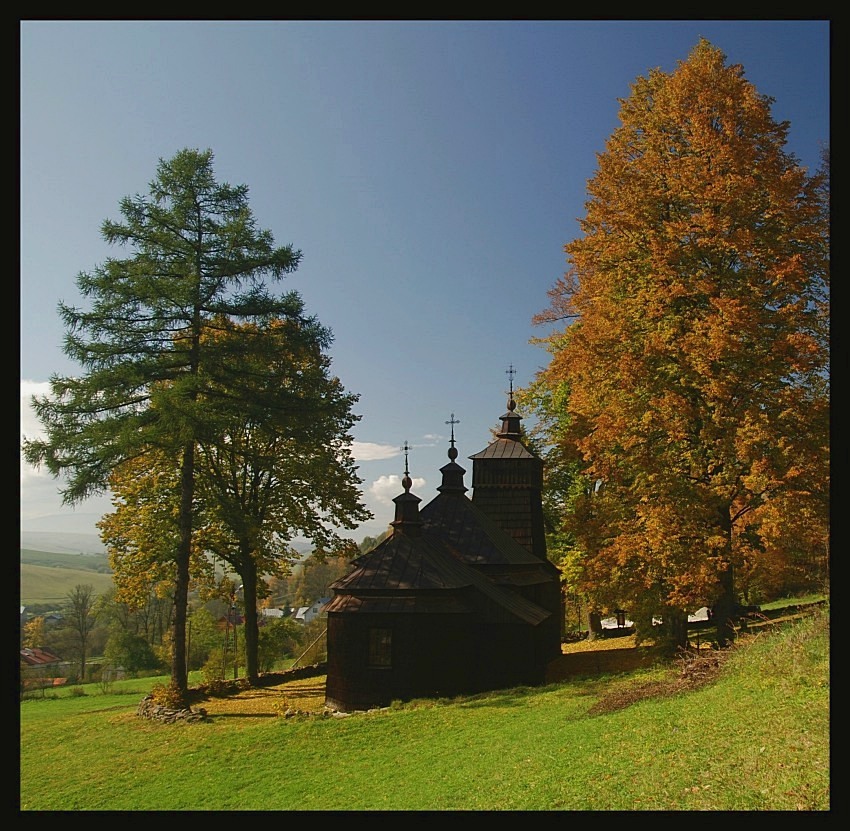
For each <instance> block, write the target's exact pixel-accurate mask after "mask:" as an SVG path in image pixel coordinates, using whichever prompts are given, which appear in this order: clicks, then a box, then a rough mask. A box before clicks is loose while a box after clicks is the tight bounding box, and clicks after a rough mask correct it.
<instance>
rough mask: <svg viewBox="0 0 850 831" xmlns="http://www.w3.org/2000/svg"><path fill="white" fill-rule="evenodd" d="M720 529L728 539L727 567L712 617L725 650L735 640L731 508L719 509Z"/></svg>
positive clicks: (719, 578)
mask: <svg viewBox="0 0 850 831" xmlns="http://www.w3.org/2000/svg"><path fill="white" fill-rule="evenodd" d="M719 514H720V527H721V529H722V531H723V534H724V536H725V537H726V552H727V554H726V556H727V560H726V563H725V565H724V566H723V567H722V568H721V569H720V573H719V574H718V582H719V584H720V596H719V597H718V598H717V601H716V602H715V604H714V606H713V608H712V610H711V617H712V620H713V621H714V624H715V627H716V630H717V645H718V646H719V647H720V648H721V649H723V648H725V647H727V646H729V644H730V643H732V641H734V640H735V605H736V603H735V574H734V570H733V566H732V561H731V552H732V520H731V519H730V517H729V506H728V505H722V506H721V507H720V509H719Z"/></svg>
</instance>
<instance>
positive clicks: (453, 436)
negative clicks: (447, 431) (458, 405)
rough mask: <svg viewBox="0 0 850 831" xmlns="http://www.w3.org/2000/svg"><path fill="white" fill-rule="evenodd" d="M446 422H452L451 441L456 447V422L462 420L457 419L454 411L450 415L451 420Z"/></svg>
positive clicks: (458, 422)
mask: <svg viewBox="0 0 850 831" xmlns="http://www.w3.org/2000/svg"><path fill="white" fill-rule="evenodd" d="M446 424H451V425H452V438H451V442H452V447H454V446H455V424H460V421H459V420H456V419H455V414H454V413H452V414H451V417H450V418H449V420H448V421H447V422H446Z"/></svg>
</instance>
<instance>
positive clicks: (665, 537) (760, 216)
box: [526, 40, 829, 623]
mask: <svg viewBox="0 0 850 831" xmlns="http://www.w3.org/2000/svg"><path fill="white" fill-rule="evenodd" d="M620 104H621V107H620V120H621V126H620V127H619V128H618V129H617V130H616V131H615V132H614V133H613V135H612V136H611V137H610V138H609V140H608V142H607V144H606V147H605V151H604V152H603V153H601V154H600V155H599V156H598V167H597V170H596V172H595V175H594V176H593V178H592V179H591V180H590V181H589V183H588V194H589V199H588V201H587V203H586V215H585V217H584V218H583V219H582V220H581V223H580V224H581V230H582V235H581V236H580V238H578V239H576V240H574V241H572V242H570V243H569V244H568V245H566V246H565V251H566V253H567V260H568V264H569V270H568V272H567V273H566V275H565V276H564V277H563V278H561V279H560V280H558V281H557V283H556V284H555V285H554V286H553V288H552V289H551V290H550V292H549V298H550V305H549V308H548V309H547V310H546V311H544V312H543V313H541V314H540V315H538V316H537V317H536V318H535V322H536V323H538V324H541V325H545V326H548V327H549V334H548V335H546V336H543V337H541V338H540V342H542V343H543V344H544V345H545V347H546V348H547V350H548V351H549V353H550V355H551V358H550V362H549V364H548V366H547V367H546V368H545V369H544V370H542V371H541V372H540V373H539V375H538V377H537V379H536V380H535V383H534V384H533V385H532V388H531V389H530V390H528V391H526V394H527V396H528V399H527V400H528V401H531V402H533V403H534V405H535V406H536V410H537V414H538V415H539V416H541V425H542V432H543V435H544V438H545V440H546V442H547V443H548V446H549V448H550V450H549V454H550V463H551V464H550V468H552V469H553V476H555V477H560V480H559V483H558V487H559V488H561V490H564V484H563V481H562V480H563V476H564V472H565V471H571V472H572V473H571V475H572V476H573V481H574V487H573V488H572V494H571V496H570V498H569V500H568V501H565V502H563V503H562V505H561V511H560V514H559V516H558V523H559V524H558V531H559V532H560V533H561V534H562V535H566V537H565V538H566V539H568V540H569V541H570V544H569V545H568V546H567V548H568V559H569V562H570V567H571V569H572V571H571V573H572V574H573V575H574V578H573V579H574V582H575V585H576V586H578V587H580V589H581V591H582V592H584V593H585V594H586V595H587V596H588V597H590V598H592V599H594V601H595V602H596V603H597V604H598V605H599V606H600V607H601V608H609V609H613V608H614V607H615V606H623V607H625V608H628V609H629V610H630V616H632V617H634V619H635V620H636V621H640V622H643V623H648V621H649V619H650V618H651V616H652V615H653V614H661V613H664V614H668V615H670V616H671V618H672V617H673V616H675V615H681V614H685V613H686V612H687V611H688V610H693V609H695V608H697V607H699V606H701V605H703V604H708V605H713V606H715V608H718V609H721V610H725V612H729V613H731V609H732V607H733V605H734V603H735V602H738V601H739V600H740V599H741V597H742V596H741V594H740V588H741V586H744V587H745V588H746V591H747V592H748V593H749V594H751V595H758V593H759V592H760V591H763V592H766V591H768V589H769V587H773V588H774V589H775V588H776V586H779V585H781V584H782V583H783V580H784V578H785V576H787V573H788V569H789V568H790V567H791V564H792V563H795V562H796V563H797V565H798V566H799V565H800V564H801V563H802V564H803V566H802V567H803V570H804V571H805V570H806V569H807V568H810V566H811V565H812V563H813V562H815V561H816V560H817V558H818V557H820V556H821V555H822V553H823V552H824V550H825V547H826V540H827V537H828V523H827V517H828V504H829V499H828V493H829V427H828V425H829V411H828V405H829V347H828V340H827V337H828V323H829V290H828V269H829V224H828V192H829V188H828V178H827V177H828V164H825V166H824V169H822V170H820V171H818V172H815V173H813V174H810V173H809V172H808V171H807V170H806V169H805V168H803V167H802V166H801V165H800V164H799V163H798V162H797V161H796V159H795V158H794V157H793V156H792V155H791V154H789V153H788V152H786V150H785V147H784V146H785V143H786V136H787V133H788V130H789V125H788V124H787V123H785V122H776V121H775V120H774V119H773V118H772V116H771V104H772V100H771V99H770V98H768V97H766V96H763V95H760V94H759V93H758V92H757V91H756V89H755V88H754V87H753V85H752V84H750V83H749V82H748V81H747V80H746V79H745V76H744V71H743V68H742V67H740V66H736V65H727V63H726V57H725V55H724V54H723V53H722V52H721V51H720V50H718V49H717V48H715V47H714V46H712V45H711V44H710V43H708V42H707V41H704V40H702V41H700V42H699V43H698V44H697V46H696V47H695V48H694V50H693V51H692V53H691V54H690V56H689V57H688V59H687V60H686V61H683V62H680V63H679V65H678V67H677V68H676V70H675V71H673V72H672V73H665V72H662V71H661V70H653V71H650V72H649V74H648V75H647V76H646V77H641V78H638V79H637V80H636V81H635V83H634V84H633V85H632V87H631V95H630V96H629V98H627V99H625V100H623V101H621V102H620ZM824 160H825V162H828V154H827V152H826V151H825V153H824ZM576 482H578V483H580V485H581V486H580V487H575V483H576ZM733 576H734V578H735V579H736V580H737V587H735V584H734V582H733ZM751 599H752V600H753V602H756V601H758V600H759V599H760V598H759V597H758V596H753V597H752V598H751Z"/></svg>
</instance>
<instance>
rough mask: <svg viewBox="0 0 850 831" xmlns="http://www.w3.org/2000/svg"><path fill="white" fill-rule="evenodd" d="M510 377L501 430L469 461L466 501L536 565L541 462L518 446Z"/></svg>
mask: <svg viewBox="0 0 850 831" xmlns="http://www.w3.org/2000/svg"><path fill="white" fill-rule="evenodd" d="M507 374H508V375H509V377H510V390H509V393H508V410H507V412H506V413H505V414H504V415H503V416H502V429H501V430H500V431H499V432H498V433H497V434H496V439H495V441H493V442H491V443H490V444H489V445H488V446H487V447H486V448H484V450H482V451H481V452H480V453H476V454H475V455H474V456H470V457H469V458H470V459H471V460H472V502H473V504H474V505H475V506H476V507H478V508H479V509H480V510H481V511H483V512H484V513H485V514H487V516H488V517H490V519H491V520H493V522H495V523H496V524H497V525H498V526H499V527H500V528H502V529H503V530H504V531H506V532H507V533H508V534H509V535H510V536H512V537H513V538H514V539H515V540H516V541H517V542H518V543H519V544H520V545H522V546H523V547H524V548H525V549H526V550H527V551H530V552H531V553H532V554H534V555H535V556H536V557H539V558H540V559H541V560H548V557H547V555H546V536H545V531H544V526H543V507H542V502H541V499H542V490H543V461H542V460H541V459H540V457H539V456H537V455H536V454H534V453H532V452H531V451H530V450H529V449H528V448H527V447H526V446H525V445H524V444H523V443H522V441H521V431H520V421H521V420H522V416H521V415H520V414H519V413H518V412H516V402H515V401H514V392H513V375H514V368H513V366H511V367H510V368H509V369H508V370H507Z"/></svg>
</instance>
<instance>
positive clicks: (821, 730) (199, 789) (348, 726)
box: [20, 604, 830, 811]
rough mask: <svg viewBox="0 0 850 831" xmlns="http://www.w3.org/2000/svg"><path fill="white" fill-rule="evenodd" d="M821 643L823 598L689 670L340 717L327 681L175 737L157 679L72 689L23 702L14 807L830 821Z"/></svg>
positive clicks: (265, 695)
mask: <svg viewBox="0 0 850 831" xmlns="http://www.w3.org/2000/svg"><path fill="white" fill-rule="evenodd" d="M829 647H830V633H829V607H828V604H825V605H823V606H821V607H819V608H818V609H816V610H815V611H814V612H813V613H812V614H808V615H806V616H804V617H801V618H798V619H795V620H792V621H788V622H785V623H781V624H777V625H774V626H771V627H766V628H764V629H760V630H756V631H753V632H750V633H747V634H743V633H742V634H741V636H740V638H739V640H738V642H737V644H736V646H735V647H733V648H732V649H730V650H725V651H723V652H722V653H718V652H716V651H715V652H712V651H701V652H700V656H699V658H697V659H695V660H691V661H690V662H674V663H672V664H667V665H662V664H656V665H653V666H651V667H646V668H641V669H638V670H635V671H632V672H622V673H612V674H609V675H603V676H595V677H574V678H570V679H567V680H564V681H562V682H558V683H553V684H547V685H545V686H542V687H537V688H515V689H509V690H501V691H498V692H494V693H490V694H487V695H481V696H474V697H468V698H458V699H452V700H439V701H430V700H427V701H426V700H419V701H413V702H407V703H403V704H402V703H396V704H394V705H393V706H391V707H389V708H386V709H382V710H376V711H370V712H368V713H352V714H349V715H345V716H331V715H327V714H324V713H323V711H322V709H321V703H322V701H323V684H324V678H323V677H318V678H311V679H302V680H301V681H299V682H294V681H293V682H288V683H285V684H281V685H280V686H278V687H273V688H268V689H266V690H263V691H262V693H260V692H259V691H257V690H246V691H244V692H242V693H240V694H238V695H233V696H229V697H227V698H218V699H216V698H210V699H208V700H206V701H204V702H201V703H200V704H197V705H195V707H196V708H197V707H199V706H202V707H205V708H207V711H208V712H207V718H206V720H203V721H198V722H179V723H176V724H164V723H162V722H156V721H149V720H146V719H142V718H140V717H139V716H138V715H137V714H136V710H137V707H138V705H139V702H140V701H141V699H142V697H143V696H144V695H145V694H146V692H147V691H149V690H150V689H151V687H152V685H153V684H155V683H162V682H163V681H164V680H166V679H164V678H154V679H151V678H148V679H137V680H128V681H123V682H116V684H115V686H114V687H113V688H112V689H111V690H109V691H108V692H107V691H104V690H102V689H101V688H100V687H98V686H97V685H87V686H85V687H80V688H76V689H66V690H62V691H61V692H56V693H54V692H51V693H48V694H47V696H46V697H44V698H35V699H26V700H24V701H22V702H21V705H20V716H21V760H20V774H21V777H20V807H21V809H22V810H23V811H85V810H123V811H133V810H136V811H155V810H171V811H180V810H198V811H235V810H249V811H283V810H286V811H292V810H303V811H345V810H351V811H361V810H369V811H376V810H417V811H423V810H424V811H428V810H430V811H470V810H472V811H517V810H525V811H827V810H829V809H830V746H829V745H830V742H829V736H830V729H829V728H830V697H829V687H830V672H829V666H830V660H829V655H830V648H829ZM584 648H588V647H587V645H585V646H584ZM260 698H261V699H262V701H261V702H260V703H258V700H259V699H260ZM287 712H288V713H289V714H290V715H289V716H288V715H287ZM293 713H294V715H293Z"/></svg>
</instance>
